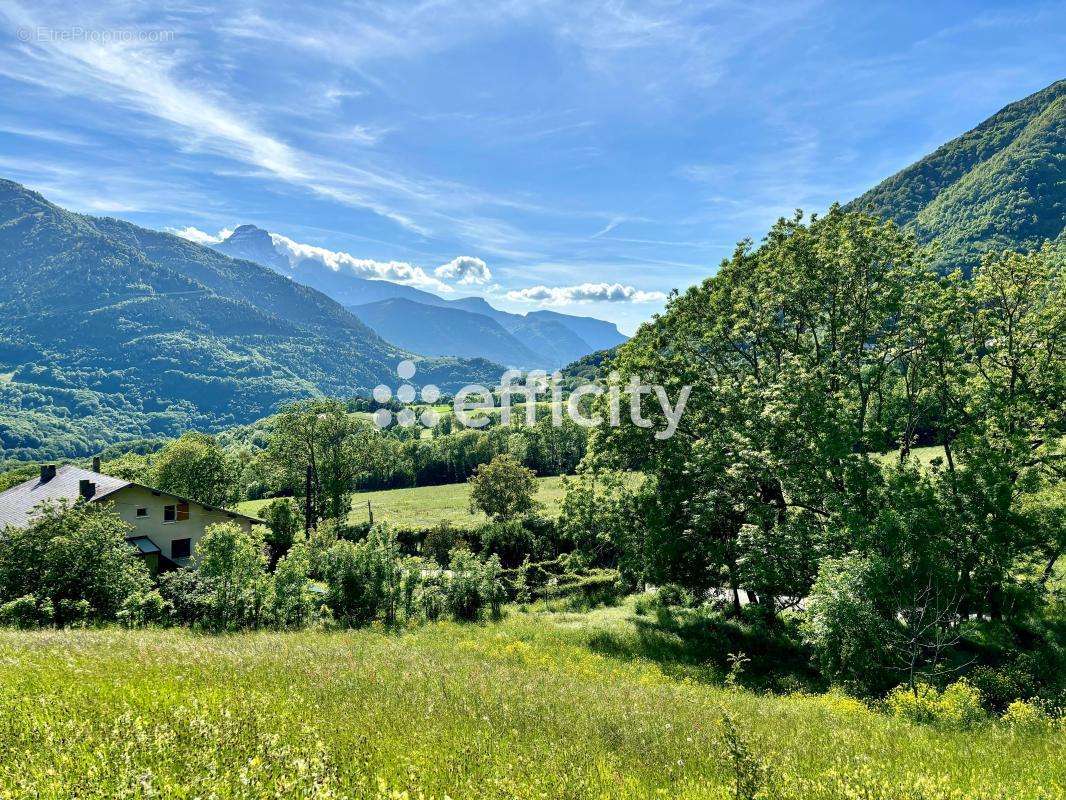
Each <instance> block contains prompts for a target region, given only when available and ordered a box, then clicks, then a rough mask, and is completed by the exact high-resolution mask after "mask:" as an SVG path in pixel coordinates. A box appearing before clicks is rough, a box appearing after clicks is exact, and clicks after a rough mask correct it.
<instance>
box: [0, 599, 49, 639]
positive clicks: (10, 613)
mask: <svg viewBox="0 0 1066 800" xmlns="http://www.w3.org/2000/svg"><path fill="white" fill-rule="evenodd" d="M54 616H55V612H54V610H53V609H52V606H51V603H50V602H48V601H47V600H46V601H45V602H44V603H42V602H41V601H39V600H38V599H37V598H36V597H35V596H34V595H32V594H26V595H23V596H22V597H17V598H15V599H14V600H10V601H8V602H7V603H4V604H3V605H0V625H10V626H11V627H15V628H22V629H24V630H25V629H28V628H36V627H39V626H42V625H51V624H52V620H53V618H54Z"/></svg>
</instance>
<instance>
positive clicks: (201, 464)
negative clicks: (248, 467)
mask: <svg viewBox="0 0 1066 800" xmlns="http://www.w3.org/2000/svg"><path fill="white" fill-rule="evenodd" d="M236 471H237V469H236V465H234V464H232V463H231V462H230V460H229V458H228V457H227V456H226V453H225V451H224V450H223V449H222V448H221V447H220V446H219V444H218V441H217V440H216V439H215V437H213V436H208V435H207V434H204V433H195V432H193V433H186V434H184V435H182V436H181V438H179V439H174V440H173V441H171V442H169V443H168V444H167V445H166V446H165V447H164V448H163V449H162V450H160V451H159V452H158V453H157V454H156V455H155V456H154V458H153V460H152V471H151V478H150V482H151V484H152V485H153V486H154V487H155V488H157V489H161V490H162V491H164V492H172V493H174V494H176V495H179V496H181V497H189V498H192V499H193V500H198V501H200V502H201V503H206V504H207V505H210V506H217V507H220V508H221V507H225V506H227V505H229V504H230V503H232V502H233V501H234V500H235V499H236V490H237V480H236Z"/></svg>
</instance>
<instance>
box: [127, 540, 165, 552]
mask: <svg viewBox="0 0 1066 800" xmlns="http://www.w3.org/2000/svg"><path fill="white" fill-rule="evenodd" d="M126 541H127V542H129V543H130V544H132V545H133V546H134V547H136V548H137V550H138V551H139V552H140V553H141V554H142V555H146V556H147V555H151V554H152V553H162V552H163V551H162V550H160V549H159V545H157V544H156V543H155V542H153V541H152V540H151V539H149V538H148V537H147V536H131V537H129V538H128V539H126Z"/></svg>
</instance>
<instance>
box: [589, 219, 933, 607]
mask: <svg viewBox="0 0 1066 800" xmlns="http://www.w3.org/2000/svg"><path fill="white" fill-rule="evenodd" d="M935 283H936V277H935V275H934V274H933V273H932V271H931V270H930V269H929V268H928V266H927V265H926V263H925V261H924V259H923V256H922V255H921V254H920V253H919V251H918V248H917V246H916V244H915V242H914V240H913V238H912V237H910V236H909V235H907V234H904V233H902V232H900V231H899V230H898V229H896V228H895V227H894V226H893V225H891V224H890V223H888V224H886V223H881V222H879V221H877V220H874V219H872V218H870V217H867V216H864V215H861V214H855V213H847V212H844V211H843V210H841V209H840V208H838V207H834V208H832V209H831V210H830V211H829V213H828V214H827V215H826V216H824V217H821V218H818V217H813V218H811V220H810V221H809V222H805V221H804V220H803V219H802V217H801V216H800V215H798V214H797V216H796V217H794V218H793V219H790V220H781V221H779V222H778V223H777V224H776V225H775V226H774V227H773V228H772V229H771V231H770V233H769V234H768V236H767V237H766V239H765V241H764V242H763V243H762V245H761V246H760V247H758V248H752V247H751V245H750V243H748V242H743V243H741V244H740V245H739V246H738V248H737V250H736V252H735V253H734V255H733V257H732V258H731V259H729V260H727V261H726V262H724V263H723V264H722V266H721V268H720V269H719V271H718V274H717V275H715V276H714V277H713V278H710V279H708V280H707V281H705V282H704V283H703V284H701V285H700V286H697V287H694V288H692V289H690V290H689V291H688V292H687V293H685V294H684V295H681V296H678V297H675V298H674V299H673V300H671V302H670V304H669V307H668V309H667V313H666V314H664V315H663V316H662V317H661V318H660V319H658V320H657V321H656V322H655V323H654V324H652V325H648V326H645V327H644V328H643V329H641V331H640V332H638V334H637V336H636V337H634V339H633V340H631V341H630V342H629V343H627V344H626V345H625V346H623V347H622V348H620V351H619V354H618V356H617V359H616V361H615V364H614V367H615V368H616V369H618V370H619V371H620V372H621V373H623V375H630V376H632V375H639V376H641V377H642V378H643V380H644V382H645V383H658V384H661V385H663V386H664V387H666V389H667V392H668V394H669V395H670V396H671V397H676V396H678V394H679V392H680V391H681V388H682V387H683V386H690V387H692V391H691V395H690V397H689V401H688V405H687V407H686V410H685V414H684V416H683V418H682V420H681V422H680V424H679V426H678V429H677V432H676V434H675V435H674V436H673V437H672V438H671V439H668V440H657V439H655V438H654V431H655V430H659V429H661V428H662V427H664V424H665V420H662V419H660V418H659V417H661V412H660V411H659V410H658V408H657V405H658V404H657V403H653V404H650V405H651V406H652V407H653V409H648V408H645V417H647V418H649V419H650V420H651V421H652V426H651V427H650V428H647V429H645V428H638V427H635V426H624V427H621V428H617V429H604V430H601V431H596V432H594V434H593V443H594V448H596V449H597V451H598V452H597V455H598V456H599V457H606V460H607V461H608V462H609V463H613V464H615V465H617V466H630V465H634V464H636V465H639V466H640V467H641V469H642V470H643V471H644V472H645V473H646V474H648V475H649V476H650V477H651V482H650V483H649V487H651V491H650V492H649V494H648V499H649V506H648V508H647V510H646V522H647V527H648V531H647V538H646V542H645V544H646V549H647V553H646V560H647V563H648V565H649V568H650V571H651V575H650V577H653V578H655V579H656V580H658V581H660V582H664V581H674V582H678V583H681V584H682V585H686V586H689V587H690V588H693V589H696V590H700V591H704V590H706V589H708V588H712V587H713V586H714V585H716V584H717V585H722V584H723V583H726V582H727V583H728V585H729V586H730V588H731V589H732V590H733V594H734V598H735V604H736V606H737V607H739V597H738V591H739V589H740V588H741V587H743V588H744V589H746V590H747V591H748V592H749V595H750V596H752V598H753V599H754V600H755V601H756V602H760V603H762V604H763V605H765V606H766V607H767V609H772V608H773V607H774V606H775V605H777V604H778V602H779V601H780V602H784V603H788V602H792V601H794V600H795V599H797V598H799V597H802V596H804V595H805V594H806V593H807V591H809V589H810V586H811V583H812V582H813V580H814V577H815V574H816V569H817V561H818V558H819V557H820V556H822V555H832V554H842V553H843V552H844V547H845V542H843V541H841V540H840V538H839V535H840V534H841V532H842V531H843V529H844V528H843V527H842V525H841V521H842V520H845V519H848V520H850V519H851V518H853V517H857V518H861V519H869V518H870V517H871V516H872V515H873V514H874V512H875V511H876V509H875V508H874V506H873V505H872V503H871V501H870V497H871V491H872V489H873V487H874V486H875V485H876V484H877V482H878V481H879V480H880V477H879V475H880V466H879V464H878V463H877V461H876V457H875V451H876V450H877V449H881V448H884V447H887V446H889V445H890V444H891V443H892V442H894V441H895V440H896V439H897V438H898V435H899V432H900V431H899V421H898V420H897V419H896V418H895V417H894V415H892V414H890V413H889V412H890V410H891V409H892V408H893V406H891V405H890V404H888V403H887V402H886V399H887V398H889V397H891V396H892V394H893V392H894V390H895V387H896V385H897V384H898V382H899V380H900V368H899V364H900V362H901V360H902V359H903V358H905V357H908V356H909V355H911V354H913V353H914V352H915V348H916V341H917V339H918V337H919V334H920V331H918V330H917V329H916V328H915V325H914V322H915V320H917V319H919V318H920V317H921V307H920V303H921V301H922V299H923V298H924V297H926V295H927V294H928V292H929V291H930V290H931V289H930V287H932V286H935ZM912 400H913V402H914V403H918V402H919V399H918V398H917V397H914V398H913V399H912Z"/></svg>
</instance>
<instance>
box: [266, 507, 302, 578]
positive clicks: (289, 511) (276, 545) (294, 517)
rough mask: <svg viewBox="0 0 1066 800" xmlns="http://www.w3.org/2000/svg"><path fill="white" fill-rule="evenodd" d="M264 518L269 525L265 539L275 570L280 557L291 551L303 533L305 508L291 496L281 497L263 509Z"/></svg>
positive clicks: (272, 568)
mask: <svg viewBox="0 0 1066 800" xmlns="http://www.w3.org/2000/svg"><path fill="white" fill-rule="evenodd" d="M262 518H263V520H264V521H265V522H266V525H267V532H266V536H265V537H264V539H265V541H266V543H267V545H268V546H269V547H270V570H271V571H273V570H274V567H275V565H276V564H277V563H278V559H280V558H281V557H282V556H284V555H285V554H286V553H288V552H289V548H291V547H292V544H293V542H295V541H296V538H297V537H298V536H301V535H303V529H304V516H303V510H302V509H301V508H300V504H299V503H297V502H296V501H295V500H293V499H292V498H291V497H280V498H278V499H277V500H274V501H272V502H271V503H269V504H268V505H267V507H266V508H264V509H263V511H262Z"/></svg>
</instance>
